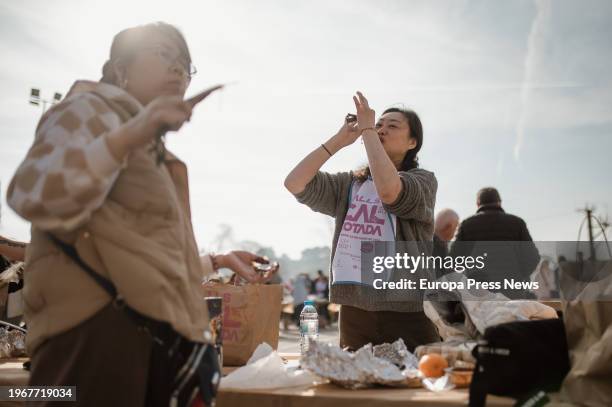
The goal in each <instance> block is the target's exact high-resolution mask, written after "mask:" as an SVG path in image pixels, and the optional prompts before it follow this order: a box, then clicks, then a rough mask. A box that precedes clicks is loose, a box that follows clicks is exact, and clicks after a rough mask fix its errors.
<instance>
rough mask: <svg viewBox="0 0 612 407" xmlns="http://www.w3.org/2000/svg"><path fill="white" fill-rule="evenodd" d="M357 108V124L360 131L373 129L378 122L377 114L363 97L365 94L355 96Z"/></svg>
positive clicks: (358, 93) (359, 93)
mask: <svg viewBox="0 0 612 407" xmlns="http://www.w3.org/2000/svg"><path fill="white" fill-rule="evenodd" d="M353 101H354V102H355V108H356V109H357V124H358V126H359V131H362V130H363V129H373V128H374V122H375V120H376V112H375V111H374V110H373V109H372V108H370V105H369V104H368V99H366V97H365V96H363V93H361V92H359V91H358V92H357V96H353Z"/></svg>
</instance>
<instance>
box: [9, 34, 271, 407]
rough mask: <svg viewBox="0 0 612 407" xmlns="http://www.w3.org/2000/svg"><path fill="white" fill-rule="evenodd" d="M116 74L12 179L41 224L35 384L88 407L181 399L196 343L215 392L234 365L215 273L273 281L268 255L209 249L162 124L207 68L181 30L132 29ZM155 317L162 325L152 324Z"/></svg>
mask: <svg viewBox="0 0 612 407" xmlns="http://www.w3.org/2000/svg"><path fill="white" fill-rule="evenodd" d="M102 71H103V72H102V74H103V76H102V79H101V80H100V81H99V82H94V81H77V82H76V83H75V84H74V85H73V86H72V88H71V90H70V92H69V94H68V95H67V97H66V98H65V99H64V100H63V101H62V102H61V103H59V104H57V105H55V106H54V107H53V108H51V109H49V110H48V111H47V112H46V113H45V114H44V115H43V117H42V118H41V120H40V123H39V124H38V127H37V130H36V136H35V138H34V142H33V145H32V146H31V148H30V150H29V151H28V153H27V155H26V157H25V159H24V161H23V162H22V163H21V165H20V166H19V168H18V169H17V171H16V173H15V175H14V176H13V179H12V181H11V183H10V186H9V188H8V190H7V202H8V204H9V205H10V206H11V208H13V209H14V210H15V211H16V212H17V213H18V214H19V215H21V216H22V217H23V218H24V219H26V220H28V221H30V222H31V224H32V233H31V235H32V240H31V243H30V245H29V246H28V250H27V253H26V269H25V277H24V278H25V287H26V289H25V290H24V304H25V320H26V322H27V325H28V335H27V337H26V341H27V349H28V353H29V355H30V356H31V375H30V383H29V384H30V385H32V386H76V387H77V389H78V396H77V401H76V402H75V403H74V405H75V406H88V407H89V406H145V405H146V406H158V405H159V406H168V405H169V404H170V400H171V398H172V397H173V392H174V390H175V379H176V377H177V375H178V373H179V372H178V369H180V368H181V367H182V366H184V367H187V368H189V372H191V373H190V374H193V372H195V371H196V370H195V369H192V366H188V365H187V363H186V362H185V361H187V362H189V360H190V359H189V358H188V357H186V358H185V360H183V361H180V360H178V359H177V358H176V355H179V356H180V355H182V354H183V353H182V351H179V349H181V350H182V349H184V348H185V347H187V348H190V349H193V350H197V349H200V350H198V353H199V355H200V357H201V359H199V360H202V361H204V364H203V365H200V366H201V367H202V368H203V369H206V372H205V373H204V372H203V371H200V373H201V374H202V377H201V379H200V381H199V383H202V386H206V388H204V387H200V393H199V394H200V395H202V397H203V398H204V399H205V401H206V402H207V403H208V401H209V400H210V401H211V402H212V401H214V400H212V399H211V398H212V397H213V396H214V392H215V387H216V384H218V378H219V377H220V376H219V372H216V371H215V370H216V369H217V362H216V361H215V357H216V355H214V350H211V349H212V347H210V346H207V343H208V342H209V339H207V337H206V331H207V327H208V313H207V310H206V305H205V302H204V301H203V299H202V296H203V292H202V288H201V282H202V279H203V277H204V276H205V275H206V274H208V273H211V272H212V271H213V270H215V269H217V268H220V267H227V268H230V269H232V270H233V271H235V272H236V273H239V274H241V275H242V276H243V277H244V278H246V279H247V280H249V281H250V282H258V281H261V280H262V279H263V278H265V277H264V276H260V275H259V274H258V273H256V272H255V270H254V268H253V267H252V266H251V263H252V262H253V261H261V258H260V257H259V256H255V255H254V254H251V253H248V252H242V251H236V252H230V253H228V254H227V255H225V254H219V255H214V256H213V255H210V256H206V257H205V258H204V259H203V260H204V261H202V260H201V259H200V256H199V254H198V247H197V244H196V241H195V237H194V234H193V227H192V224H191V207H190V203H189V183H188V177H187V166H186V165H185V164H184V163H183V162H182V161H181V160H179V159H178V158H177V157H176V156H174V155H173V154H172V153H170V152H169V151H166V152H165V154H163V150H161V151H162V154H161V155H160V149H159V148H158V147H159V146H160V145H159V144H158V137H159V135H160V134H162V133H164V132H165V131H178V130H179V129H180V128H181V127H182V126H183V124H184V123H185V122H187V121H189V120H190V118H191V116H192V107H191V105H190V104H189V103H187V102H186V101H184V95H185V92H186V89H187V87H188V85H189V83H190V81H191V77H192V75H193V74H194V73H195V69H194V67H193V65H192V63H191V55H190V53H189V49H188V47H187V43H186V41H185V38H184V37H183V35H182V34H181V33H180V32H179V30H178V29H176V28H175V27H174V26H172V25H169V24H165V23H153V24H147V25H143V26H138V27H133V28H128V29H126V30H123V31H121V32H120V33H119V34H117V35H116V36H115V37H114V39H113V43H112V46H111V50H110V58H109V60H108V61H107V62H106V63H105V64H104V67H103V69H102ZM202 150H203V151H202V154H214V152H211V151H206V150H204V149H202ZM70 249H71V250H72V251H70ZM75 253H76V254H75ZM78 258H80V259H81V260H82V261H83V263H84V264H86V265H87V266H88V267H89V268H90V272H89V273H88V272H86V268H85V267H83V266H82V263H81V264H80V263H78ZM96 276H97V277H96ZM100 279H104V282H105V283H104V282H102V281H101V280H100ZM108 284H110V285H111V286H114V287H113V288H114V289H116V291H117V293H118V294H119V295H120V296H121V302H124V303H125V304H126V307H129V308H130V309H131V311H134V312H137V313H138V314H139V315H140V317H138V319H136V318H135V317H134V314H133V313H132V314H129V315H128V312H127V311H126V310H127V308H124V307H122V306H120V305H119V303H118V302H116V301H115V299H114V298H113V295H114V294H113V293H112V291H113V290H112V289H109V288H108ZM117 301H119V300H117ZM254 306H257V305H256V304H254ZM145 318H146V319H147V321H149V323H150V325H152V326H153V327H154V329H153V331H152V330H151V329H143V325H141V323H142V321H143V320H144V319H145ZM158 328H159V329H158ZM147 332H149V333H147ZM153 335H155V338H154V337H153ZM158 335H161V336H163V337H164V340H163V341H159V340H157V339H158ZM174 344H185V346H182V345H181V346H179V347H173V348H172V349H170V347H171V346H173V345H174ZM211 352H212V354H211ZM170 355H173V356H170ZM198 363H199V362H198ZM94 372H95V374H93V373H94ZM204 383H206V384H204ZM196 394H197V393H190V396H195V395H196ZM40 405H47V404H46V403H42V404H40ZM51 405H53V403H51Z"/></svg>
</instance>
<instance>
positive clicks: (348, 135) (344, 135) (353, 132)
mask: <svg viewBox="0 0 612 407" xmlns="http://www.w3.org/2000/svg"><path fill="white" fill-rule="evenodd" d="M336 138H337V140H338V144H339V146H340V148H343V147H346V146H350V145H351V144H353V143H354V142H355V140H357V139H358V138H359V129H358V128H357V122H356V121H353V122H349V121H347V120H345V121H344V124H343V125H342V127H340V130H338V133H336Z"/></svg>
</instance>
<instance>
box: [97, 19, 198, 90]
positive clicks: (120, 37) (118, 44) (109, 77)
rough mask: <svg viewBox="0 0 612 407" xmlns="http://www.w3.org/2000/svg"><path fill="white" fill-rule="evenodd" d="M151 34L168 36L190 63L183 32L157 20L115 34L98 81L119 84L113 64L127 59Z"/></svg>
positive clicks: (143, 44)
mask: <svg viewBox="0 0 612 407" xmlns="http://www.w3.org/2000/svg"><path fill="white" fill-rule="evenodd" d="M151 34H160V35H162V36H164V37H166V38H168V39H169V40H170V41H172V43H174V44H175V45H176V47H177V48H178V49H179V51H180V52H181V56H182V57H183V58H185V60H186V62H187V63H188V64H191V54H190V53H189V47H187V41H185V37H184V36H183V34H182V33H181V32H180V31H179V29H178V28H176V27H175V26H173V25H171V24H168V23H164V22H161V21H158V22H156V23H149V24H144V25H139V26H136V27H131V28H126V29H125V30H122V31H120V32H119V33H118V34H117V35H115V37H114V38H113V43H112V45H111V49H110V56H109V59H108V61H106V62H105V63H104V66H103V67H102V78H101V79H100V82H104V83H110V84H112V85H119V78H117V76H116V74H115V70H114V69H113V64H114V63H115V62H116V61H117V60H118V59H124V60H129V59H130V58H131V57H132V56H134V53H135V52H136V51H137V50H138V49H140V48H142V47H143V46H145V45H147V44H148V41H149V38H150V36H151Z"/></svg>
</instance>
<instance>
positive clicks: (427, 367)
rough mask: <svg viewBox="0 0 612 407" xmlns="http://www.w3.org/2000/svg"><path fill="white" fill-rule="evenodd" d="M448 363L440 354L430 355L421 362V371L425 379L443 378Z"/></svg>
mask: <svg viewBox="0 0 612 407" xmlns="http://www.w3.org/2000/svg"><path fill="white" fill-rule="evenodd" d="M447 367H448V362H447V361H446V359H445V358H444V356H442V355H440V354H439V353H428V354H427V355H425V356H423V357H422V358H421V360H420V361H419V370H420V371H421V373H423V376H425V377H442V376H444V369H446V368H447Z"/></svg>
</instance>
